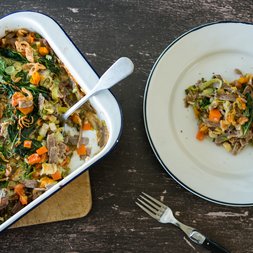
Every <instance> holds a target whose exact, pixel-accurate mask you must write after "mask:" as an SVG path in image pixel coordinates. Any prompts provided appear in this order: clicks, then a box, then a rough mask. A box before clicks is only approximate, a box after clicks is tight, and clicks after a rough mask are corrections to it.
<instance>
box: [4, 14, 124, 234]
mask: <svg viewBox="0 0 253 253" xmlns="http://www.w3.org/2000/svg"><path fill="white" fill-rule="evenodd" d="M20 28H26V29H28V30H30V31H34V32H37V33H39V34H40V35H41V36H42V37H44V38H45V39H46V40H47V41H48V43H49V44H50V46H51V47H52V49H53V50H54V52H55V53H56V55H57V56H58V57H59V58H60V59H61V61H62V62H63V63H64V65H65V66H66V67H67V69H68V70H69V71H70V73H71V74H72V76H73V77H74V78H75V80H76V81H77V82H78V83H79V85H80V86H81V87H82V88H83V90H84V91H86V92H87V91H90V90H91V89H92V88H93V87H94V85H95V84H96V83H97V81H98V79H99V78H98V76H97V74H96V72H95V71H94V69H93V68H92V67H91V66H90V64H89V63H88V62H87V61H86V59H85V58H84V57H83V56H82V54H81V53H80V52H79V51H78V49H77V48H76V47H75V45H74V44H73V42H71V40H70V39H69V38H68V36H67V35H66V33H65V32H64V31H63V29H62V28H61V27H60V26H59V25H58V24H57V23H56V22H55V21H54V20H53V19H52V18H50V17H48V16H46V15H43V14H40V13H36V12H30V11H25V12H16V13H13V14H10V15H7V16H5V17H3V18H2V19H0V37H3V36H4V34H5V31H6V30H16V29H20ZM90 102H91V104H92V106H93V107H94V108H95V109H96V111H97V113H98V115H99V117H100V118H101V119H103V120H105V122H106V125H107V128H108V131H109V139H108V142H107V144H106V146H105V147H104V148H103V149H102V150H101V151H100V152H99V153H98V154H97V155H95V156H94V157H92V158H91V159H90V160H88V161H87V162H84V164H83V165H81V166H80V167H78V168H77V169H76V170H74V171H73V172H71V173H70V174H69V175H68V176H67V177H66V178H64V179H63V180H61V181H60V182H59V183H57V184H56V185H54V186H53V187H52V188H50V189H49V190H48V191H46V192H45V193H43V194H42V195H41V196H40V197H38V198H37V199H35V200H34V201H32V202H31V203H30V204H28V205H27V206H25V207H24V208H23V209H22V210H20V211H19V212H18V213H16V214H14V215H13V216H12V217H11V218H9V219H8V220H7V221H5V222H4V223H3V224H1V225H0V232H1V231H3V230H4V229H6V228H7V227H9V226H10V225H11V224H13V223H14V222H15V221H17V220H18V219H19V218H21V217H22V216H24V215H25V214H26V213H27V212H29V211H30V210H32V209H33V208H34V207H36V206H37V205H39V204H40V203H41V202H42V201H44V200H45V199H47V198H48V197H50V196H52V194H54V193H55V192H56V191H57V190H59V189H60V188H62V187H63V186H65V185H66V184H68V183H69V182H70V181H72V180H73V179H74V178H76V177H77V176H78V175H80V174H81V173H82V172H84V171H86V170H87V169H88V168H89V167H90V166H91V165H92V164H94V163H95V162H97V161H98V160H100V159H101V158H102V157H104V156H105V155H106V154H107V153H108V152H109V151H110V150H111V149H112V148H113V146H114V145H115V144H116V143H117V142H118V139H119V136H120V133H121V127H122V115H121V110H120V108H119V105H118V103H117V101H116V100H115V98H114V96H113V95H112V94H111V93H110V92H109V91H103V92H101V93H99V94H98V95H95V96H93V97H92V98H91V99H90Z"/></svg>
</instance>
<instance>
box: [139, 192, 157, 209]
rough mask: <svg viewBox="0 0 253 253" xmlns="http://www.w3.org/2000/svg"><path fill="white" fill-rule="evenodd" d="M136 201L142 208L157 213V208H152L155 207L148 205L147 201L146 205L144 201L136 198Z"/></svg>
mask: <svg viewBox="0 0 253 253" xmlns="http://www.w3.org/2000/svg"><path fill="white" fill-rule="evenodd" d="M140 197H142V196H140ZM137 200H138V201H139V202H140V203H141V204H142V205H143V206H145V207H147V208H148V209H149V210H150V211H152V212H153V213H157V212H158V211H159V207H157V206H154V207H156V208H153V207H152V206H151V205H150V204H148V203H149V200H147V203H146V202H145V201H143V200H141V199H139V198H137ZM144 200H146V199H144Z"/></svg>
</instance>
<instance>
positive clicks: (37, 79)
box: [30, 71, 41, 85]
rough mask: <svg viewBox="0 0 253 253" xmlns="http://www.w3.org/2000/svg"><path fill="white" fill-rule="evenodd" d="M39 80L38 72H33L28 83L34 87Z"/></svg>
mask: <svg viewBox="0 0 253 253" xmlns="http://www.w3.org/2000/svg"><path fill="white" fill-rule="evenodd" d="M40 79H41V76H40V74H39V72H37V71H35V72H34V73H33V74H32V77H31V79H30V83H32V84H34V85H38V84H39V82H40Z"/></svg>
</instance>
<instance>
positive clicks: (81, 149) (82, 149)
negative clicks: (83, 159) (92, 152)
mask: <svg viewBox="0 0 253 253" xmlns="http://www.w3.org/2000/svg"><path fill="white" fill-rule="evenodd" d="M86 153H87V150H86V147H85V145H84V144H81V145H80V146H79V147H78V148H77V154H78V155H79V156H81V155H86Z"/></svg>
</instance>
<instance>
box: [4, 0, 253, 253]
mask: <svg viewBox="0 0 253 253" xmlns="http://www.w3.org/2000/svg"><path fill="white" fill-rule="evenodd" d="M0 7H1V8H0V15H1V16H2V15H6V14H8V13H11V12H13V11H16V10H34V11H38V12H43V13H46V14H48V15H49V16H51V17H53V18H54V19H55V20H57V21H58V22H59V23H60V24H61V25H62V27H63V28H64V29H65V31H66V32H67V34H68V35H69V36H70V37H71V38H72V40H73V41H74V42H75V44H76V45H77V46H78V47H79V49H80V50H81V52H83V53H84V54H85V55H86V56H87V59H88V60H89V61H90V63H91V64H92V65H93V66H94V68H95V69H96V70H97V72H98V73H99V74H102V73H103V72H104V71H105V70H106V68H107V67H108V66H109V65H110V64H112V62H113V61H114V60H115V59H117V58H118V57H120V56H128V57H130V58H131V59H132V60H133V62H134V63H135V72H134V74H133V75H132V76H131V77H130V78H128V79H127V80H125V81H123V82H122V83H121V84H120V85H118V86H116V87H114V88H113V89H112V92H113V93H114V95H115V97H116V98H117V100H118V102H119V103H120V105H121V107H122V111H123V115H124V128H123V133H122V137H121V139H120V142H119V144H118V145H117V146H116V148H115V149H114V150H113V151H112V152H111V153H110V154H109V155H108V156H107V157H106V158H105V159H103V160H102V161H101V162H99V163H97V164H96V166H94V167H93V168H92V169H91V170H90V175H91V184H92V194H93V207H92V210H91V212H90V213H89V214H88V216H86V217H84V218H80V219H76V220H70V221H64V222H56V223H49V224H44V225H36V226H31V227H25V228H18V229H13V230H7V231H5V232H4V233H3V234H1V237H0V252H172V253H177V252H178V253H191V252H192V253H193V252H206V251H205V250H203V249H202V248H201V247H199V246H196V245H195V244H193V243H191V242H189V240H188V239H186V238H185V236H184V234H183V233H182V232H181V231H179V230H178V229H177V228H175V227H173V226H171V225H161V224H159V223H157V222H156V221H155V220H153V219H151V218H149V217H147V215H145V214H144V213H143V212H142V211H141V210H140V209H139V208H137V207H136V205H135V203H134V201H135V199H136V197H137V196H138V194H139V193H140V192H141V191H146V192H148V193H150V194H152V195H153V196H155V197H157V198H162V199H163V200H164V202H166V203H170V206H171V207H172V208H173V210H174V211H175V212H176V214H177V216H178V217H179V218H180V219H181V220H182V221H184V222H185V223H186V224H191V225H193V226H195V227H197V228H199V229H200V230H201V231H203V232H204V233H205V234H207V235H209V236H210V237H211V238H213V239H215V240H217V241H219V242H220V243H221V244H223V245H224V246H226V247H227V248H228V249H230V250H231V251H232V252H234V253H248V252H253V242H252V234H251V233H253V226H252V224H253V212H252V208H251V207H248V208H235V207H226V206H220V205H217V204H213V203H210V202H208V201H206V200H203V199H201V198H199V197H197V196H195V195H193V194H191V193H190V192H188V191H187V190H185V189H184V188H182V187H181V186H180V185H178V184H177V183H176V182H175V181H174V180H173V179H172V178H171V177H170V176H168V175H167V174H166V173H165V172H164V170H163V169H162V167H161V165H160V164H159V162H158V161H157V159H156V157H155V155H154V154H153V152H152V150H151V148H150V145H149V142H148V140H147V137H146V133H145V129H144V124H143V114H142V104H143V94H144V88H145V85H146V81H147V77H148V74H149V72H150V70H151V67H152V65H153V64H154V62H155V60H156V59H157V57H158V56H159V54H160V53H161V51H162V50H163V49H164V48H165V47H166V46H167V45H168V44H169V43H170V42H172V41H173V40H174V39H175V38H176V37H178V36H179V35H181V34H182V33H184V32H186V31H187V30H189V29H190V28H193V27H195V26H198V25H200V24H203V23H208V22H212V21H217V20H240V21H247V22H252V21H253V18H252V12H253V7H252V1H250V0H245V1H233V0H223V1H219V0H171V1H163V0H138V1H136V0H106V1H102V0H99V1H98V0H84V1H79V0H72V1H67V0H54V1H52V0H51V1H49V0H44V1H31V0H28V1H23V0H22V1H21V0H17V1H10V0H2V1H1V2H0ZM235 36H236V34H235Z"/></svg>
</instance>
